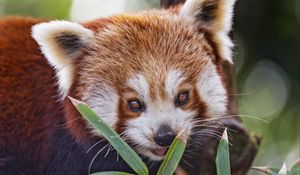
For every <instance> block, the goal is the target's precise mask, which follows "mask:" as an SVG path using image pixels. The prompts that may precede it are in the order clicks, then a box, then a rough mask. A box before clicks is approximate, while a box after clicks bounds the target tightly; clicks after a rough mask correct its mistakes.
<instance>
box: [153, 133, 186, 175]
mask: <svg viewBox="0 0 300 175" xmlns="http://www.w3.org/2000/svg"><path fill="white" fill-rule="evenodd" d="M186 141H187V133H186V129H184V130H183V131H182V132H181V133H180V134H178V136H177V137H176V138H175V139H174V141H173V143H172V145H171V146H170V148H169V150H168V152H167V154H166V157H165V158H164V160H163V162H162V164H161V166H160V167H159V170H158V172H157V175H172V174H174V172H175V170H176V167H177V166H178V163H179V162H180V160H181V158H182V155H183V153H184V150H185V147H186Z"/></svg>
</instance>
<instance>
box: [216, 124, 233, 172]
mask: <svg viewBox="0 0 300 175" xmlns="http://www.w3.org/2000/svg"><path fill="white" fill-rule="evenodd" d="M216 167H217V174H218V175H230V174H231V173H230V159H229V145H228V136H227V128H226V129H225V130H224V132H223V135H222V138H221V141H220V143H219V146H218V150H217V157H216Z"/></svg>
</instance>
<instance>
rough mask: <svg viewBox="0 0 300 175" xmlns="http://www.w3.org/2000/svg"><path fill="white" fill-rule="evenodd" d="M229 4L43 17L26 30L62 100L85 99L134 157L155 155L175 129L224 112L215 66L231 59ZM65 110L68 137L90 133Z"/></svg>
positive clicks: (196, 1)
mask: <svg viewBox="0 0 300 175" xmlns="http://www.w3.org/2000/svg"><path fill="white" fill-rule="evenodd" d="M233 5H234V0H188V1H187V2H186V3H185V4H184V5H183V7H182V8H181V10H180V11H179V13H178V14H177V13H173V12H171V11H167V10H152V11H146V12H142V13H138V14H135V15H116V16H113V17H111V18H109V19H102V20H94V21H91V22H88V23H84V24H77V23H72V22H66V21H51V22H47V23H41V24H38V25H36V26H34V27H33V32H32V34H33V38H34V39H35V40H36V41H37V42H38V44H39V45H40V47H41V51H42V52H43V54H44V55H45V57H46V58H47V59H48V61H49V63H50V64H51V65H52V66H53V68H54V69H55V70H56V73H57V80H58V85H59V88H60V96H61V99H62V100H66V99H65V97H66V96H67V95H69V96H72V97H75V98H77V99H80V100H82V101H84V102H86V103H87V104H88V105H89V106H91V107H92V108H93V109H94V110H95V111H96V112H97V113H98V115H99V116H100V117H102V118H103V119H104V120H105V121H106V122H107V123H108V124H109V125H111V126H112V127H113V128H115V129H116V130H117V131H118V132H119V133H120V134H122V136H124V138H126V140H128V141H129V142H130V143H132V144H133V145H134V146H135V148H136V150H137V151H138V152H139V153H140V154H142V155H145V156H147V157H149V158H151V159H153V160H161V159H162V158H163V157H164V154H165V152H166V148H167V147H168V146H169V145H170V144H171V142H172V140H173V139H174V137H175V136H176V134H178V133H179V132H180V131H181V130H183V129H187V130H188V132H189V134H190V133H191V130H192V129H193V128H194V127H195V124H196V123H197V122H196V121H197V120H199V119H201V118H209V117H218V116H222V115H225V114H226V111H227V93H226V90H225V87H224V85H223V82H222V81H223V80H222V79H223V78H222V71H221V70H220V69H219V68H218V64H220V62H223V61H228V62H232V58H231V47H232V42H231V40H230V39H229V37H228V32H229V30H230V27H231V14H232V8H233ZM68 104H69V103H65V108H67V109H70V107H68ZM66 111H67V112H66V120H67V123H68V127H69V129H70V130H71V132H72V133H73V134H74V135H75V137H77V138H78V139H79V140H82V139H84V138H83V135H87V134H90V132H92V131H91V130H89V129H86V128H88V126H86V125H87V124H86V123H85V122H84V121H82V120H75V119H76V117H78V113H76V112H70V110H66ZM100 134H101V133H100ZM79 135H80V136H79Z"/></svg>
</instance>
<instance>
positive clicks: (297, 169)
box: [288, 160, 300, 175]
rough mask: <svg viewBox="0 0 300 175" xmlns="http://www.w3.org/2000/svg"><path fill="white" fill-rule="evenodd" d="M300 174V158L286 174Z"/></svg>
mask: <svg viewBox="0 0 300 175" xmlns="http://www.w3.org/2000/svg"><path fill="white" fill-rule="evenodd" d="M299 174H300V160H298V161H297V162H296V163H295V164H294V165H293V167H292V168H291V170H290V171H289V172H288V175H299Z"/></svg>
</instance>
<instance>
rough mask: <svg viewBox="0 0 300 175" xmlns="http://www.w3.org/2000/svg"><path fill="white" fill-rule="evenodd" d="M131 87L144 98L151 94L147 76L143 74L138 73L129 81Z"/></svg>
mask: <svg viewBox="0 0 300 175" xmlns="http://www.w3.org/2000/svg"><path fill="white" fill-rule="evenodd" d="M127 84H128V86H129V87H131V88H132V89H134V90H135V91H136V92H137V93H139V95H140V97H141V98H142V99H146V98H147V97H148V95H149V85H148V82H147V80H146V79H145V77H144V76H143V75H141V74H137V75H135V76H134V77H132V78H130V79H129V80H128V81H127Z"/></svg>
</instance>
